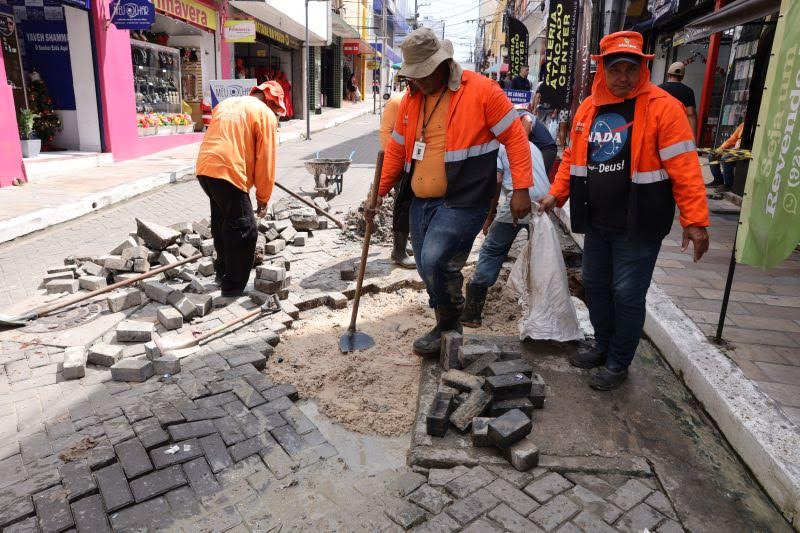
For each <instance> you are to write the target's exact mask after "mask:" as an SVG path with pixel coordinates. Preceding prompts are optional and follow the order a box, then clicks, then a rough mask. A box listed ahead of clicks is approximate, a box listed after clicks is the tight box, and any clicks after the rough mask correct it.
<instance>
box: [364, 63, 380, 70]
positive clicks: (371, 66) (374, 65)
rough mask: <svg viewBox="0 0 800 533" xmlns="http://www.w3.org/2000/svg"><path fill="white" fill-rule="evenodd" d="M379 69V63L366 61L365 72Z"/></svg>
mask: <svg viewBox="0 0 800 533" xmlns="http://www.w3.org/2000/svg"><path fill="white" fill-rule="evenodd" d="M380 69H381V62H380V61H367V70H380Z"/></svg>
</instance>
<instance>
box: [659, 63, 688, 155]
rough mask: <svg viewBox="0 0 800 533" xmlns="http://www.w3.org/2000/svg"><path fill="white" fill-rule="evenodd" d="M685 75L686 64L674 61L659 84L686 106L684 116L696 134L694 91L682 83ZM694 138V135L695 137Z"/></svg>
mask: <svg viewBox="0 0 800 533" xmlns="http://www.w3.org/2000/svg"><path fill="white" fill-rule="evenodd" d="M685 75H686V65H684V64H683V63H681V62H680V61H676V62H674V63H673V64H671V65H670V66H669V70H668V71H667V81H665V82H664V83H662V84H661V85H659V87H661V88H662V89H664V90H665V91H667V92H668V93H669V94H670V96H672V97H673V98H675V99H676V100H678V101H679V102H680V103H682V104H683V107H685V108H686V117H687V118H688V119H689V124H690V125H691V126H692V132H693V133H694V135H695V136H696V135H697V108H696V107H695V100H694V91H693V90H692V88H691V87H689V86H688V85H686V84H685V83H683V77H684V76H685ZM695 140H696V137H695Z"/></svg>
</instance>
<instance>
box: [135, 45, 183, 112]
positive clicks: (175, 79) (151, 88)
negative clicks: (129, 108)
mask: <svg viewBox="0 0 800 533" xmlns="http://www.w3.org/2000/svg"><path fill="white" fill-rule="evenodd" d="M131 54H132V59H133V83H134V87H135V92H136V111H137V113H151V112H156V113H180V112H181V61H180V51H179V50H177V49H176V48H170V47H167V46H161V45H158V44H153V43H148V42H145V41H138V40H135V39H131Z"/></svg>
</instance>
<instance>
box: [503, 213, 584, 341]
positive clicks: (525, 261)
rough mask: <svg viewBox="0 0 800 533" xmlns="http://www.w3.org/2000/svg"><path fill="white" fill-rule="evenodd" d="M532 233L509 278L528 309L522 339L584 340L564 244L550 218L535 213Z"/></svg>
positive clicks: (521, 334) (521, 322)
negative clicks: (569, 280) (573, 299)
mask: <svg viewBox="0 0 800 533" xmlns="http://www.w3.org/2000/svg"><path fill="white" fill-rule="evenodd" d="M529 234H530V238H529V239H528V242H527V243H526V244H525V247H524V248H523V249H522V252H521V253H520V255H519V257H518V258H517V261H516V262H515V263H514V266H513V268H512V269H511V274H510V275H509V278H508V282H509V284H510V286H511V288H512V289H513V290H514V291H516V293H517V296H519V303H520V305H521V306H522V308H523V310H524V314H523V317H522V320H520V323H519V338H520V340H522V339H525V338H531V339H536V340H545V339H547V340H554V341H560V342H564V341H573V340H581V339H583V332H582V331H581V328H580V324H579V323H578V317H577V315H576V313H575V307H574V306H573V305H572V299H571V296H570V293H569V284H568V282H567V269H566V266H565V265H564V256H563V255H562V254H561V244H560V242H559V240H558V234H557V233H556V229H555V227H554V226H553V222H552V221H551V220H550V217H549V216H547V215H543V216H539V215H536V214H534V215H533V216H532V217H531V223H530V225H529Z"/></svg>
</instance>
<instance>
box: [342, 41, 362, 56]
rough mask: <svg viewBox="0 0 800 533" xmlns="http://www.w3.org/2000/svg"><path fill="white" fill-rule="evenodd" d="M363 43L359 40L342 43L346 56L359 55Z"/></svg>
mask: <svg viewBox="0 0 800 533" xmlns="http://www.w3.org/2000/svg"><path fill="white" fill-rule="evenodd" d="M360 49H361V45H360V43H359V42H358V41H345V42H344V43H342V53H343V54H344V55H346V56H357V55H358V51H359V50H360Z"/></svg>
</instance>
